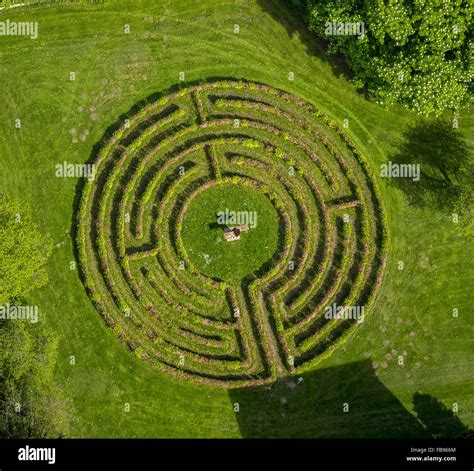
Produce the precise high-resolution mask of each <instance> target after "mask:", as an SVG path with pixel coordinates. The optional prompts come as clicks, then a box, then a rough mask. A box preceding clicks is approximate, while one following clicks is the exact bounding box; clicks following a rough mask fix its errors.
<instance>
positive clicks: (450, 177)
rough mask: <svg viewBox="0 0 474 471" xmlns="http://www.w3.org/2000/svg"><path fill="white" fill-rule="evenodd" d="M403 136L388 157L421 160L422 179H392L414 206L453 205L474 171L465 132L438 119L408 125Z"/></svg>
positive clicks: (395, 161)
mask: <svg viewBox="0 0 474 471" xmlns="http://www.w3.org/2000/svg"><path fill="white" fill-rule="evenodd" d="M404 138H405V140H404V142H403V143H402V145H401V146H400V148H399V151H398V152H397V153H396V154H395V155H392V156H391V157H390V158H389V161H391V162H392V163H393V164H399V165H400V164H419V166H420V179H419V181H414V180H413V179H411V178H391V179H390V183H391V184H392V185H394V186H396V187H398V188H400V189H401V190H403V192H404V193H405V194H406V196H407V198H408V201H409V203H410V204H411V205H413V206H415V207H418V208H433V209H438V210H441V209H451V208H452V207H453V205H454V203H455V201H456V200H457V198H458V196H459V190H460V186H461V185H463V184H465V182H466V179H467V178H469V173H470V172H472V153H471V151H470V149H469V146H468V144H467V143H466V141H465V140H464V138H463V136H462V134H461V133H460V132H459V131H458V130H457V129H455V128H453V127H452V126H451V124H450V123H448V122H446V121H443V120H441V119H437V120H434V121H423V122H421V123H420V124H419V125H417V126H414V127H411V128H409V129H408V130H407V131H406V132H405V134H404ZM471 178H472V177H471Z"/></svg>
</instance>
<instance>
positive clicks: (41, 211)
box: [0, 0, 474, 437]
mask: <svg viewBox="0 0 474 471" xmlns="http://www.w3.org/2000/svg"><path fill="white" fill-rule="evenodd" d="M3 18H5V19H6V18H9V19H10V20H12V21H13V20H17V21H27V20H31V21H38V22H39V28H40V30H39V32H40V36H39V38H38V39H37V40H30V39H29V38H13V37H2V38H1V42H0V57H1V64H2V66H1V67H2V68H1V70H2V78H3V81H2V89H1V91H0V96H1V101H2V103H3V104H4V106H3V107H2V109H1V110H0V114H1V118H2V119H1V120H0V134H1V136H2V140H1V142H0V154H1V157H2V158H1V162H0V168H1V172H0V189H1V190H2V191H5V192H6V193H8V194H10V195H12V196H14V197H16V198H18V199H20V200H21V201H24V202H25V203H26V204H28V205H29V206H30V207H31V208H32V211H33V216H34V218H35V219H36V221H37V222H38V223H39V224H40V226H41V227H42V229H43V230H44V231H45V232H49V233H50V234H51V235H52V237H53V239H54V241H55V243H56V244H58V247H57V248H56V249H55V251H54V254H53V257H52V258H51V260H50V263H49V266H48V273H49V277H50V282H49V284H48V286H47V287H45V288H43V289H41V290H39V291H37V292H35V293H33V294H32V295H31V297H30V298H31V299H30V302H31V303H32V304H37V305H38V306H39V308H40V312H41V313H42V316H43V320H44V322H47V323H48V324H50V325H51V326H52V327H53V328H54V329H55V330H56V331H57V332H58V333H59V335H60V338H61V343H60V361H59V364H58V368H57V380H58V382H60V384H61V385H62V386H63V387H64V389H65V390H66V392H67V394H68V396H69V397H70V399H71V404H72V406H73V408H74V411H75V412H74V416H73V418H72V429H71V435H72V436H93V437H105V436H110V437H135V436H148V437H150V436H157V437H178V436H185V437H193V436H202V437H223V436H229V437H237V436H250V435H259V431H258V430H255V428H258V427H260V429H261V434H264V435H279V436H288V435H291V436H296V435H300V436H304V435H311V436H351V435H352V436H369V435H370V436H373V435H374V434H375V435H376V434H377V431H378V432H380V434H381V435H382V436H389V435H390V436H394V435H395V436H396V435H397V430H398V431H399V433H400V434H401V435H403V434H404V433H408V432H407V431H406V430H407V428H403V427H400V428H399V429H396V428H393V429H390V428H387V421H389V420H390V418H391V417H393V410H394V404H397V408H398V407H403V408H405V409H407V410H408V411H409V412H410V413H411V414H414V415H416V414H417V412H418V413H419V408H417V407H416V401H415V403H414V395H415V394H416V393H417V392H421V393H423V394H429V395H431V396H433V397H435V398H437V399H438V400H439V401H441V403H442V404H443V405H444V406H446V407H449V408H450V407H451V405H452V404H453V403H455V402H456V403H458V404H459V414H458V415H459V418H460V419H461V421H462V422H463V423H465V424H468V425H470V426H471V427H474V397H473V395H472V390H473V387H474V372H473V371H472V364H473V362H474V343H473V342H474V340H473V339H474V335H473V333H474V332H473V330H474V329H473V324H472V320H470V319H469V313H470V309H471V303H470V298H469V288H470V287H471V286H472V282H473V275H472V273H473V270H472V265H470V262H469V260H472V256H473V255H474V254H473V248H472V244H469V242H468V241H467V240H463V239H462V238H460V237H459V235H458V233H457V232H456V230H455V226H454V225H453V224H452V222H451V216H450V209H449V208H447V207H441V208H433V207H431V206H429V205H417V206H415V205H413V204H411V203H410V194H409V193H407V191H410V190H406V189H401V188H400V187H398V186H397V185H396V184H394V183H393V182H392V183H390V182H388V181H387V180H383V179H380V178H379V179H378V183H379V185H380V189H381V193H382V196H383V199H384V203H385V207H386V210H387V215H388V222H389V229H390V234H391V239H390V248H389V260H388V265H387V269H386V273H385V280H384V283H383V285H382V288H381V291H380V294H379V297H378V300H377V302H376V305H375V306H374V308H373V310H372V312H371V313H370V314H369V316H368V318H367V321H366V322H365V323H364V324H363V326H362V327H361V328H360V329H359V330H358V332H357V333H356V334H355V335H354V336H352V337H351V338H350V339H349V341H348V342H347V343H346V344H345V346H344V347H343V348H340V349H339V350H338V351H337V352H335V354H334V355H333V356H332V357H331V358H330V359H329V360H327V361H325V362H324V363H322V364H321V365H320V367H318V370H316V372H315V373H314V378H316V379H314V380H313V379H312V377H313V376H312V375H308V378H306V380H305V381H303V384H305V382H306V384H310V385H313V384H314V386H313V388H316V386H317V385H318V384H319V382H320V381H323V380H324V378H327V379H326V380H325V381H323V384H326V382H327V381H331V380H332V381H335V380H336V379H337V383H338V384H339V385H340V389H338V391H343V393H342V395H341V393H340V392H339V393H338V395H335V393H334V391H332V390H331V388H329V387H328V389H327V397H326V396H324V395H322V396H321V395H318V394H316V393H313V392H314V391H315V389H312V387H310V386H308V388H307V389H306V391H307V393H306V396H305V398H302V397H301V391H302V390H301V388H300V386H297V388H295V389H294V390H290V389H288V388H287V389H286V391H287V392H286V393H284V394H283V393H282V394H281V397H285V399H286V400H287V401H288V404H289V410H288V411H287V412H286V417H287V418H286V419H285V421H283V422H282V421H280V420H276V418H275V408H274V407H273V408H272V407H270V408H267V409H266V408H262V405H263V404H265V403H267V402H268V403H269V404H270V405H271V404H274V403H272V402H271V401H267V399H268V396H266V395H265V393H263V395H262V393H260V392H258V393H255V394H256V395H255V396H253V395H252V393H250V392H245V391H243V392H231V393H228V392H226V391H224V390H222V389H217V388H211V387H207V386H196V385H193V384H190V383H186V382H182V381H179V380H176V379H173V378H171V377H169V376H168V375H166V374H162V373H159V372H156V371H155V370H154V369H152V368H151V367H149V366H147V365H146V364H144V363H143V362H141V361H139V360H138V359H136V358H135V357H133V356H132V355H131V354H130V352H129V351H128V350H126V348H125V347H124V346H122V345H121V344H120V343H119V342H117V340H116V338H115V336H114V335H113V333H112V332H110V331H109V330H108V329H106V328H105V326H104V325H103V322H102V321H101V319H100V317H99V315H98V314H97V312H96V311H95V309H94V308H93V307H92V305H91V303H90V300H89V298H88V297H87V295H86V294H85V292H84V289H83V286H82V284H81V282H80V280H79V277H78V273H77V271H74V270H70V262H71V261H73V260H74V254H73V250H72V241H71V239H70V238H69V236H68V233H69V230H70V225H71V221H72V220H73V210H74V208H73V202H74V196H75V191H76V183H77V182H76V181H75V180H73V179H60V178H56V177H55V176H54V170H55V165H56V164H57V163H61V162H62V161H64V160H67V161H68V162H75V163H83V162H85V161H86V160H87V159H88V158H89V156H90V154H91V151H92V148H93V145H94V143H96V142H97V141H98V140H100V138H101V136H102V134H103V132H104V130H105V129H106V128H107V127H108V126H109V125H110V124H111V123H113V122H115V121H116V119H117V118H118V116H120V115H121V114H122V113H124V112H126V111H127V110H128V109H129V108H130V107H131V106H132V105H133V104H134V103H136V102H138V101H140V100H141V99H143V98H145V97H146V96H148V95H150V94H152V93H155V92H157V91H160V90H163V89H166V88H168V87H170V86H172V85H174V84H175V83H177V82H178V80H179V73H180V72H184V73H185V78H186V80H189V81H192V80H199V79H205V78H207V77H219V76H221V77H237V78H239V77H242V78H246V79H250V80H256V81H260V82H264V83H268V84H269V85H272V86H275V87H279V88H282V89H285V90H287V91H289V92H291V93H293V94H295V95H298V96H300V97H301V98H303V99H305V100H307V101H310V102H313V103H315V104H316V105H318V106H319V107H321V108H322V109H323V110H325V112H326V113H327V114H328V115H330V116H332V117H333V118H334V119H336V120H337V121H338V122H340V123H342V122H343V120H344V119H348V120H349V129H348V132H349V133H350V134H351V136H352V137H353V138H354V140H355V141H356V142H357V143H358V144H359V145H360V147H361V148H362V150H363V151H364V153H365V155H366V157H367V159H368V160H369V163H370V165H371V167H372V169H373V170H374V172H377V171H378V167H379V165H380V164H381V163H382V162H384V161H386V160H389V159H390V158H392V157H393V156H395V155H397V153H398V150H399V148H400V147H401V146H402V144H405V141H406V134H407V131H408V130H409V129H412V128H416V127H419V126H423V123H422V122H421V121H420V119H419V118H417V117H415V116H413V115H410V114H408V113H406V112H403V111H401V110H398V109H394V110H391V111H386V110H384V109H382V108H381V107H379V106H377V105H376V104H374V103H372V102H369V101H367V100H365V98H364V97H363V96H362V95H360V94H358V93H357V92H356V91H355V90H354V88H353V87H352V86H351V85H350V84H349V83H348V81H347V77H346V76H345V74H344V69H343V68H341V66H340V64H339V62H337V61H334V60H333V59H329V58H327V57H326V56H325V55H324V53H323V52H322V48H320V47H319V46H318V44H317V42H313V41H314V39H311V38H310V37H309V36H308V34H307V33H305V29H304V25H302V24H299V23H298V22H297V21H294V20H292V19H291V13H290V11H289V10H287V9H286V8H285V7H284V5H283V4H280V5H279V4H278V2H276V4H275V3H273V2H269V1H268V2H267V1H263V0H261V1H253V0H246V1H241V2H231V1H229V2H222V3H221V4H220V5H219V8H216V6H215V2H212V1H207V0H206V1H196V2H187V1H184V0H183V1H177V2H173V4H167V3H166V2H157V1H139V2H137V1H133V2H132V1H117V2H110V3H109V4H106V5H101V6H84V5H81V6H79V5H70V6H67V5H64V6H49V7H41V8H34V9H29V10H25V11H22V10H20V9H16V10H15V11H3V12H1V13H0V19H3ZM126 24H129V25H130V26H131V32H130V34H124V32H123V31H124V25H126ZM235 24H238V25H239V26H240V33H239V34H235V33H234V25H235ZM71 72H75V73H76V80H75V81H71V80H70V73H71ZM289 72H294V74H295V80H294V81H289V80H288V74H289ZM16 119H21V128H20V129H16V128H15V120H16ZM447 119H448V118H447ZM459 126H460V128H459V132H460V133H461V134H463V135H465V136H466V139H468V138H469V135H470V136H471V137H470V138H471V145H472V144H473V142H472V136H473V133H472V130H473V127H474V119H473V117H472V114H468V113H464V114H462V115H461V116H460V119H459ZM433 139H440V136H433ZM413 144H416V143H413ZM414 147H415V146H414ZM409 158H411V159H413V160H415V159H416V156H409ZM430 191H435V190H430ZM399 261H403V262H404V268H403V270H399V269H398V262H399ZM454 308H457V309H458V310H459V313H460V314H459V317H458V318H454V317H453V316H452V310H453V309H454ZM387 342H388V343H387ZM392 350H393V351H396V352H397V353H395V354H394V353H393V352H392ZM398 352H401V353H403V352H406V353H407V355H406V356H405V365H404V366H400V365H398V363H397V361H396V356H397V355H398ZM71 355H74V356H75V357H76V364H75V365H74V366H73V365H70V363H69V358H70V356H71ZM387 355H392V357H391V359H390V360H388V358H387ZM354 362H364V363H362V365H363V367H357V364H356V365H354V367H353V368H351V367H350V365H351V364H353V363H354ZM367 362H370V366H371V368H372V362H377V368H376V373H373V374H372V372H371V370H369V372H367V367H366V366H365V365H366V364H367ZM383 362H386V364H387V366H386V367H384V364H383ZM344 365H347V366H344ZM328 368H333V371H334V374H326V373H325V372H327V371H329V370H327V369H328ZM320 370H321V371H320ZM318 371H320V375H318ZM369 373H370V374H369ZM358 374H361V375H364V377H368V378H373V375H376V377H377V381H373V382H372V381H369V380H367V381H365V382H364V384H365V385H366V387H364V388H362V387H361V388H359V389H357V388H356V389H354V388H353V387H352V385H353V382H354V375H356V376H357V375H358ZM320 378H322V380H321V379H320ZM380 383H382V384H383V386H384V387H383V388H381V387H380ZM298 388H300V389H298ZM386 390H389V391H390V394H391V395H393V398H394V399H393V401H392V399H390V400H386V401H385V400H383V398H384V397H385V394H386ZM312 391H313V392H312ZM379 393H380V394H379ZM308 395H310V396H309V397H308ZM330 397H332V398H334V397H335V398H336V399H335V400H334V402H333V403H332V404H328V402H327V401H328V400H329V399H330ZM346 397H347V402H350V403H351V402H352V403H354V404H356V405H360V407H359V412H357V407H356V410H355V411H354V408H352V409H351V412H349V413H348V415H346V416H344V418H343V419H342V418H341V417H342V411H341V410H339V409H338V406H339V405H340V404H339V403H340V402H342V401H343V400H344V399H345V398H346ZM390 397H392V396H390ZM236 398H237V399H236ZM247 398H250V400H247ZM311 398H312V399H311ZM377 398H378V399H377ZM274 399H276V401H277V404H281V402H280V401H279V399H280V397H276V398H274ZM236 401H240V402H242V404H244V407H243V409H242V408H241V411H242V414H243V415H241V416H238V415H236V414H235V413H234V411H233V403H234V402H236ZM368 401H370V403H371V404H375V405H376V406H375V408H372V407H368V406H367V404H368ZM344 402H345V401H344ZM125 403H130V404H131V411H130V412H129V413H126V412H124V404H125ZM278 407H280V406H278ZM331 408H333V409H331ZM307 409H309V412H308V413H307V414H306V410H307ZM321 409H323V410H326V414H330V415H331V417H332V418H333V420H327V421H324V420H321V421H320V422H318V421H317V420H316V419H315V417H316V418H317V417H318V414H317V411H318V410H321ZM295 411H296V412H295ZM301 411H304V413H301ZM329 411H331V412H329ZM257 412H259V413H260V415H259V417H260V418H261V420H263V422H264V424H263V425H258V424H257V423H253V424H252V422H251V421H250V422H249V420H248V419H246V417H250V416H252V415H253V414H255V416H257V415H256V413H257ZM281 413H285V410H282V411H280V410H279V409H278V414H279V416H280V417H281ZM339 414H341V416H339ZM351 414H352V415H351ZM374 414H375V415H376V416H377V417H378V418H380V420H372V419H370V417H372V418H373V415H374ZM323 415H324V414H323ZM439 417H440V419H439ZM439 417H436V416H433V418H432V420H433V421H436V420H438V419H439V420H443V415H442V414H439ZM369 419H370V420H369ZM341 420H344V427H341ZM260 423H261V421H260ZM196 424H199V427H196ZM252 427H254V428H253V429H252ZM408 428H410V429H411V427H408ZM417 430H418V429H417ZM419 435H422V430H420V431H419Z"/></svg>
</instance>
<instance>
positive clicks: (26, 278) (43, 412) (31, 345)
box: [0, 195, 67, 438]
mask: <svg viewBox="0 0 474 471" xmlns="http://www.w3.org/2000/svg"><path fill="white" fill-rule="evenodd" d="M50 252H51V243H50V241H49V238H48V237H44V236H42V235H41V234H40V232H39V230H38V227H37V226H36V224H34V223H33V222H32V221H31V219H30V218H29V216H28V215H27V214H25V212H24V210H23V211H22V209H21V207H20V205H19V204H18V203H17V202H15V201H12V200H10V199H9V198H7V197H6V196H3V195H0V282H1V283H0V305H5V304H6V303H17V304H26V302H25V301H24V300H23V296H24V295H25V294H26V293H28V292H29V291H30V290H31V289H33V288H39V287H41V286H42V285H44V284H45V283H46V279H47V278H46V273H45V271H44V268H43V267H44V264H45V263H46V261H47V259H48V257H49V254H50ZM56 350H57V340H56V337H55V336H53V335H52V334H51V333H50V332H48V331H47V330H46V329H45V327H43V326H42V323H41V322H40V323H38V324H30V323H28V322H27V321H26V320H14V319H5V320H0V352H1V355H0V436H2V437H10V438H25V437H26V438H27V437H34V438H47V437H58V436H60V435H61V434H62V433H63V431H65V429H66V422H67V420H66V417H67V414H66V408H65V407H64V400H63V398H62V393H61V391H60V389H59V388H58V387H57V386H56V384H55V382H54V379H53V370H54V365H55V362H56Z"/></svg>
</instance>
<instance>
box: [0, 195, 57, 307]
mask: <svg viewBox="0 0 474 471" xmlns="http://www.w3.org/2000/svg"><path fill="white" fill-rule="evenodd" d="M50 253H51V242H50V240H49V238H48V237H45V236H43V235H41V234H40V232H39V231H38V227H37V225H36V224H34V223H33V222H32V221H31V219H30V217H29V215H28V214H25V211H24V209H23V208H22V207H21V206H20V205H19V204H18V203H16V202H14V201H12V200H10V199H9V198H8V197H6V196H4V195H0V305H3V304H6V303H7V302H8V301H9V300H11V299H15V298H18V297H20V296H23V295H25V294H26V293H28V291H30V290H31V289H33V288H37V287H39V286H42V285H43V284H44V283H45V282H46V273H45V271H44V269H43V266H44V264H45V263H46V260H47V259H48V257H49V254H50Z"/></svg>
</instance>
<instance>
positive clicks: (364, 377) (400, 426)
mask: <svg viewBox="0 0 474 471" xmlns="http://www.w3.org/2000/svg"><path fill="white" fill-rule="evenodd" d="M302 377H303V381H302V382H301V383H298V380H297V379H296V378H292V379H291V378H286V379H282V380H280V381H279V382H278V383H275V384H273V385H271V386H263V387H258V388H247V389H237V390H231V391H230V399H231V401H232V403H233V406H234V410H235V403H238V404H239V412H236V418H237V420H238V423H239V427H240V432H241V434H242V437H244V438H305V437H306V438H380V437H387V438H389V437H406V438H415V437H429V435H428V434H427V432H426V431H425V430H424V428H423V426H422V425H420V423H419V422H418V420H417V419H416V418H415V417H414V416H413V415H411V414H410V413H409V412H408V411H407V410H406V409H405V408H404V406H403V405H402V404H401V402H400V401H399V400H398V399H397V398H396V397H395V396H394V395H393V394H392V393H391V392H390V391H389V390H388V389H387V388H386V387H385V386H384V385H383V384H382V383H381V382H380V381H379V380H378V378H377V376H376V374H375V371H374V370H373V368H372V365H371V362H370V361H368V360H366V361H359V362H354V363H348V364H345V365H341V366H335V367H331V368H325V369H320V370H316V371H313V372H309V373H305V374H304V375H303V376H302ZM344 404H347V405H348V407H349V410H348V412H344V411H343V408H344Z"/></svg>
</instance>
